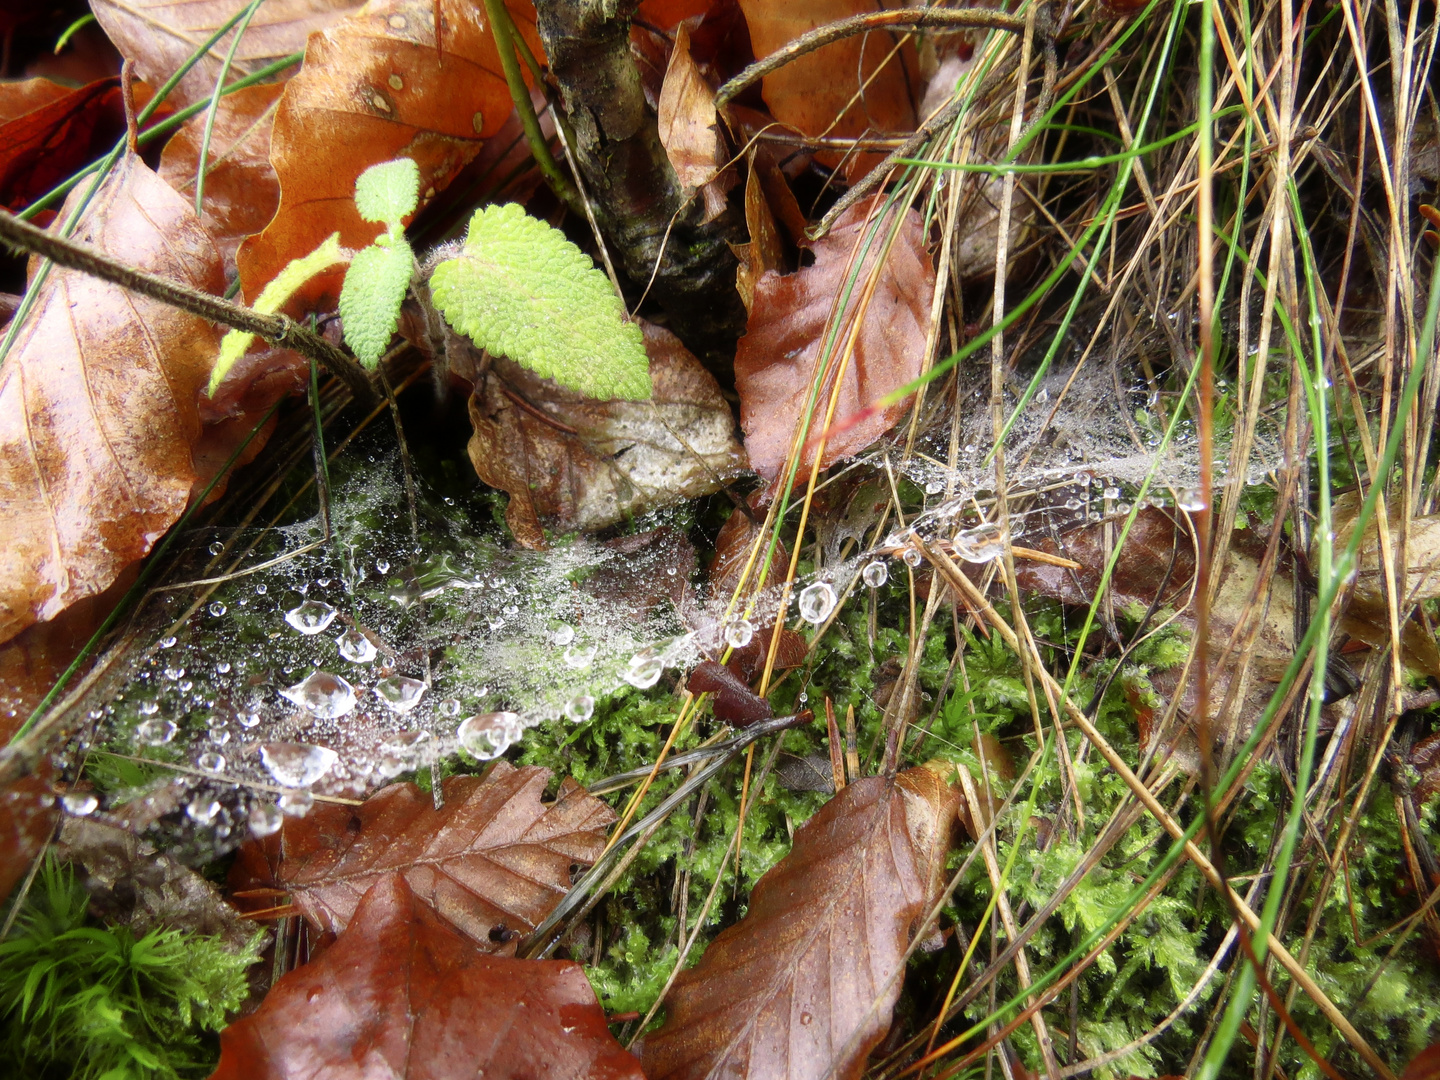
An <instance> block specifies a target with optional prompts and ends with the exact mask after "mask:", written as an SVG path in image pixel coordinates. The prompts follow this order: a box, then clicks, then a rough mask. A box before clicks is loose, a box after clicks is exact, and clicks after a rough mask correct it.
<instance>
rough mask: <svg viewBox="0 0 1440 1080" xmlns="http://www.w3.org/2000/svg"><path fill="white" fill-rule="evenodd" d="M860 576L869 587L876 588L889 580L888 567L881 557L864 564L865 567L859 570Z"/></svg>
mask: <svg viewBox="0 0 1440 1080" xmlns="http://www.w3.org/2000/svg"><path fill="white" fill-rule="evenodd" d="M860 577H861V579H862V580H863V581H864V582H865V584H866V585H869V586H870V588H872V589H878V588H880V586H881V585H884V584H885V582H887V581H889V580H890V568H889V567H888V566H886V565H885V561H884V560H883V559H876V560H875V561H874V562H869V563H866V564H865V569H864V570H862V571H860Z"/></svg>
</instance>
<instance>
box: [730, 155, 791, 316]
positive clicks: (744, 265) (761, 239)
mask: <svg viewBox="0 0 1440 1080" xmlns="http://www.w3.org/2000/svg"><path fill="white" fill-rule="evenodd" d="M745 225H746V227H747V228H748V229H749V232H750V241H749V243H745V244H731V245H730V247H731V249H732V250H733V251H734V252H735V257H736V258H737V259H739V260H740V266H739V268H738V269H737V270H736V272H735V288H736V289H737V290H738V291H739V293H740V299H741V300H742V301H743V302H744V304H745V310H746V311H747V312H749V311H750V309H751V308H753V307H754V306H755V286H756V284H758V283H759V281H760V279H761V278H762V277H764V276H765V274H766V273H767V272H768V271H771V270H775V271H783V270H784V269H785V245H784V243H783V241H781V239H780V229H779V227H778V226H777V225H776V224H775V216H774V215H773V214H772V213H770V204H769V203H768V202H767V201H766V199H765V188H764V186H763V185H762V184H761V182H760V172H759V167H758V166H757V165H756V161H755V157H754V155H752V156H751V159H750V171H749V174H748V176H747V178H746V180H745Z"/></svg>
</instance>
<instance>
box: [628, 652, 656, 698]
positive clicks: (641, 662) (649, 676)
mask: <svg viewBox="0 0 1440 1080" xmlns="http://www.w3.org/2000/svg"><path fill="white" fill-rule="evenodd" d="M664 670H665V660H664V658H663V657H660V656H658V655H657V654H656V653H655V651H654V650H653V649H641V650H640V651H639V652H637V653H636V654H635V655H634V656H632V657H630V663H629V664H628V665H626V668H625V670H624V671H623V672H621V673H620V677H621V678H622V679H624V680H625V681H626V682H627V683H629V684H630V685H631V686H633V687H636V688H637V689H640V690H648V689H650V687H652V686H654V685H655V684H656V683H657V682H659V681H660V673H661V672H663V671H664Z"/></svg>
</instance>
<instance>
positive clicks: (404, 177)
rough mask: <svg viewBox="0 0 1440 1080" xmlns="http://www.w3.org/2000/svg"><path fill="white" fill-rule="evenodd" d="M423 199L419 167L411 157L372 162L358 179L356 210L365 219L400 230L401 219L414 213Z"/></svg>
mask: <svg viewBox="0 0 1440 1080" xmlns="http://www.w3.org/2000/svg"><path fill="white" fill-rule="evenodd" d="M419 199H420V167H419V166H418V165H416V164H415V162H414V161H412V160H411V159H410V158H404V157H402V158H396V159H395V160H394V161H382V162H381V163H380V164H379V165H371V166H370V168H368V169H366V170H365V171H364V172H363V173H361V174H360V178H359V179H358V180H356V181H355V209H357V210H359V211H360V216H361V217H362V218H364V219H365V220H366V221H379V222H383V223H384V224H385V226H386V227H387V228H389V230H390V232H392V233H398V232H399V231H400V219H401V218H403V217H404V216H405V215H406V214H413V213H414V212H415V204H416V203H417V202H418V201H419Z"/></svg>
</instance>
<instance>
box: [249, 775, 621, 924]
mask: <svg viewBox="0 0 1440 1080" xmlns="http://www.w3.org/2000/svg"><path fill="white" fill-rule="evenodd" d="M549 778H550V772H549V770H547V769H541V768H537V767H535V766H527V767H526V768H523V769H516V768H514V767H513V766H511V765H509V764H508V763H506V762H504V761H500V762H497V763H496V765H495V767H494V768H493V769H491V770H490V772H489V774H488V775H486V776H485V778H484V779H481V778H480V777H478V776H452V777H450V778H449V779H447V780H446V781H445V805H444V807H443V808H442V809H439V810H436V809H435V806H434V801H433V800H432V799H431V796H430V794H429V793H428V792H424V791H421V790H420V789H419V788H418V787H416V786H415V785H414V784H391V785H390V786H389V787H387V788H384V789H382V790H381V791H379V792H377V793H376V794H375V795H372V796H371V797H370V798H369V799H367V800H366V801H365V803H364V804H363V805H361V806H357V807H349V806H341V805H336V804H333V803H332V804H328V805H324V806H321V805H317V806H316V807H315V808H314V809H313V810H311V811H310V813H308V814H307V815H306V816H305V817H303V818H298V819H290V820H287V821H286V822H285V826H284V828H283V829H281V830H280V832H278V833H276V834H275V835H274V836H272V837H267V838H266V839H264V840H251V841H249V842H247V843H246V844H245V846H244V847H242V848H241V849H240V856H239V858H237V859H236V861H235V865H234V867H233V868H232V869H231V872H230V885H231V888H232V890H233V891H234V892H236V893H242V894H243V893H244V892H246V891H249V890H253V889H255V888H257V887H261V888H280V889H285V890H286V891H288V892H289V894H290V896H291V899H292V900H293V901H294V903H295V905H296V906H297V907H298V908H299V909H300V911H301V912H302V913H303V914H304V916H305V917H306V918H307V919H308V920H309V921H310V922H311V923H313V924H314V925H315V926H316V927H318V928H319V929H321V930H322V931H330V932H333V933H340V932H342V931H344V929H345V927H346V926H347V925H348V924H349V922H350V920H351V918H352V917H353V916H354V914H355V909H356V906H357V905H358V904H359V903H360V898H361V897H362V896H364V895H365V892H366V890H368V889H369V888H370V887H371V886H372V885H374V884H375V883H376V882H377V881H380V880H382V879H383V878H387V877H391V876H394V877H401V878H404V879H405V881H407V882H408V883H409V885H410V887H411V888H412V889H414V890H415V892H416V894H417V895H419V896H420V897H421V898H423V899H424V901H425V902H426V903H427V904H429V905H430V906H431V907H433V908H434V909H435V910H436V911H437V912H438V913H439V914H440V915H441V917H443V918H444V919H445V920H446V921H447V922H449V923H450V924H451V925H452V926H454V927H455V928H456V929H457V930H459V931H460V932H461V933H463V934H465V935H466V936H468V937H470V938H471V939H472V940H474V941H475V942H476V944H477V945H478V946H479V947H480V948H481V949H484V950H486V951H488V952H500V951H504V950H507V949H508V950H510V951H513V950H514V944H513V939H514V938H515V937H517V936H518V935H519V934H524V933H526V932H527V931H529V930H532V929H534V927H535V926H536V925H537V924H538V923H539V922H540V920H542V919H543V918H544V917H545V916H546V915H548V914H549V913H550V909H551V908H553V907H554V906H555V904H556V903H558V902H559V901H560V899H561V897H563V896H564V895H565V893H566V892H567V891H569V888H570V871H571V867H573V866H577V865H578V866H588V865H589V864H590V863H591V862H593V861H594V860H595V859H596V858H597V857H598V856H599V854H600V852H601V851H602V850H604V847H605V829H606V827H607V826H608V825H609V824H610V823H611V822H613V821H614V820H615V814H614V813H613V812H612V811H611V809H610V808H609V807H608V806H606V805H605V804H604V803H602V802H601V801H600V800H599V799H596V798H593V797H592V796H590V795H588V794H586V792H585V790H584V789H583V788H581V787H580V786H579V785H578V784H576V783H575V782H574V781H572V780H566V781H565V782H564V783H563V784H562V785H561V786H560V793H559V795H558V797H557V798H556V800H555V801H554V802H553V803H542V802H541V801H540V797H541V795H543V794H544V791H545V782H546V781H547V780H548V779H549Z"/></svg>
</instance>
